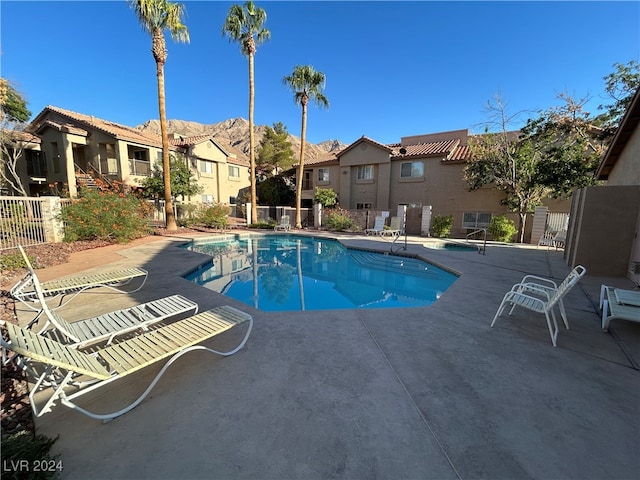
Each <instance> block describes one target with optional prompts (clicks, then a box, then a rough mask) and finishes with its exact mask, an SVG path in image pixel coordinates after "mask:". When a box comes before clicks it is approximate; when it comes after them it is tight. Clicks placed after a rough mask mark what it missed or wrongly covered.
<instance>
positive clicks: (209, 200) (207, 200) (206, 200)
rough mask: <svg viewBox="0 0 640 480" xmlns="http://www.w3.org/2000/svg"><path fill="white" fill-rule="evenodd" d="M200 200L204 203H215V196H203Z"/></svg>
mask: <svg viewBox="0 0 640 480" xmlns="http://www.w3.org/2000/svg"><path fill="white" fill-rule="evenodd" d="M200 198H201V200H202V203H213V195H206V194H203V195H202V196H201V197H200Z"/></svg>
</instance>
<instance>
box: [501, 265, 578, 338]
mask: <svg viewBox="0 0 640 480" xmlns="http://www.w3.org/2000/svg"><path fill="white" fill-rule="evenodd" d="M585 273H587V269H586V268H584V267H583V266H582V265H578V266H576V267H575V268H574V269H573V270H571V272H569V274H568V275H567V276H566V277H565V279H564V281H567V280H568V279H569V278H571V277H572V276H577V277H578V280H579V279H580V278H582V276H583V275H584V274H585ZM517 285H519V287H518V291H520V292H525V293H526V292H529V293H535V291H537V290H535V291H532V290H530V289H529V288H528V286H529V285H533V286H534V287H536V289H542V290H546V291H547V292H548V293H549V294H553V293H555V292H556V291H557V290H558V285H557V284H556V282H555V281H553V280H551V279H550V278H545V277H538V276H536V275H525V276H524V277H522V280H520V282H519V283H518V284H517ZM558 307H559V309H560V316H561V317H562V321H563V322H564V326H565V327H566V328H567V330H568V329H569V318H568V317H567V312H566V310H565V308H564V302H563V300H562V298H561V299H560V300H559V301H558ZM514 308H515V304H514V305H513V307H511V311H510V312H509V315H511V312H513V309H514Z"/></svg>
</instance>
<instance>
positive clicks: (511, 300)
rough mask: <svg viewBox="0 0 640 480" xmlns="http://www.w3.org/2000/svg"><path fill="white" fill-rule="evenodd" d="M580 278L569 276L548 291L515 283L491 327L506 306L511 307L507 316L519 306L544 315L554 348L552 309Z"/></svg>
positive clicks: (556, 323) (555, 332)
mask: <svg viewBox="0 0 640 480" xmlns="http://www.w3.org/2000/svg"><path fill="white" fill-rule="evenodd" d="M581 277H582V275H577V274H569V275H568V276H567V278H565V279H564V280H563V282H562V283H561V284H560V285H558V287H557V288H555V289H550V288H548V287H543V286H540V285H536V284H534V283H526V284H522V283H516V284H515V285H514V286H513V287H512V288H511V290H509V291H508V292H507V293H506V294H505V296H504V298H503V299H502V302H501V303H500V306H499V307H498V311H497V312H496V314H495V316H494V317H493V321H492V322H491V326H492V327H493V325H494V324H495V323H496V320H497V319H498V317H499V316H500V315H502V312H503V311H504V309H505V308H506V307H507V306H511V310H510V311H509V315H511V313H512V312H513V310H514V308H515V307H516V306H520V307H523V308H526V309H527V310H532V311H534V312H538V313H544V315H545V318H546V320H547V326H548V328H549V335H550V336H551V343H553V346H554V347H555V346H556V342H557V338H558V322H557V321H556V315H555V312H554V307H555V306H556V304H558V303H559V302H560V301H561V300H562V299H563V298H564V296H565V295H566V294H567V293H568V292H569V290H571V289H572V288H573V287H574V285H575V284H577V283H578V281H579V280H580V278H581ZM525 292H526V293H525ZM563 308H564V307H563ZM565 317H566V314H565V316H564V317H563V320H564V319H565ZM565 327H566V328H567V329H569V325H568V322H566V323H565Z"/></svg>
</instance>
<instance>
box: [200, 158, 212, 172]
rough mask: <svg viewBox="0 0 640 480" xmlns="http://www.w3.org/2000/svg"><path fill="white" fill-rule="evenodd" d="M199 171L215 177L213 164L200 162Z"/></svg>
mask: <svg viewBox="0 0 640 480" xmlns="http://www.w3.org/2000/svg"><path fill="white" fill-rule="evenodd" d="M198 169H199V170H200V171H201V172H202V173H208V174H210V175H213V162H205V161H204V160H200V162H198Z"/></svg>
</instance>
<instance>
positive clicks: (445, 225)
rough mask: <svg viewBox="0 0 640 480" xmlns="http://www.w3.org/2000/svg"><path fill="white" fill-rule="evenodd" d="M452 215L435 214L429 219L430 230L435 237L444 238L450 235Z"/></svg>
mask: <svg viewBox="0 0 640 480" xmlns="http://www.w3.org/2000/svg"><path fill="white" fill-rule="evenodd" d="M452 226H453V215H436V216H434V217H433V218H432V219H431V231H432V232H433V236H434V237H437V238H446V237H448V236H449V235H451V227H452Z"/></svg>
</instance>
